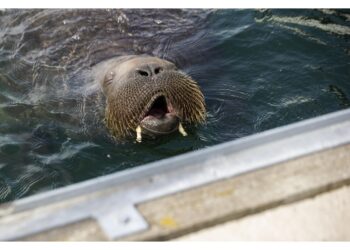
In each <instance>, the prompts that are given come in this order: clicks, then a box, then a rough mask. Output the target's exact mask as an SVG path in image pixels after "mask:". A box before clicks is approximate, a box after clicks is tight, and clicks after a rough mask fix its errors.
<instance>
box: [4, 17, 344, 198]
mask: <svg viewBox="0 0 350 250" xmlns="http://www.w3.org/2000/svg"><path fill="white" fill-rule="evenodd" d="M349 38H350V11H349V10H336V11H334V10H2V11H0V202H5V201H10V200H14V199H18V198H21V197H24V196H28V195H32V194H35V193H38V192H43V191H47V190H51V189H54V188H58V187H62V186H66V185H69V184H72V183H76V182H80V181H83V180H86V179H90V178H94V177H97V176H101V175H106V174H110V173H114V172H117V171H120V170H123V169H126V168H131V167H136V166H138V165H141V164H144V163H148V162H152V161H156V160H159V159H163V158H167V157H171V156H175V155H178V154H182V153H185V152H189V151H193V150H198V149H201V148H205V147H209V146H211V145H215V144H218V143H221V142H226V141H230V140H234V139H237V138H240V137H243V136H247V135H251V134H254V133H258V132H261V131H264V130H267V129H271V128H275V127H278V126H282V125H286V124H289V123H292V122H297V121H300V120H303V119H307V118H311V117H315V116H319V115H322V114H326V113H329V112H333V111H336V110H340V109H344V108H348V107H349V106H350V101H349V97H350V82H349V80H350V60H349V58H350V46H349ZM125 54H149V55H155V56H158V57H161V58H165V59H168V60H170V61H173V62H175V63H176V64H177V65H178V67H179V68H180V69H182V70H183V71H185V72H187V73H188V74H189V75H191V76H192V77H193V78H194V79H195V80H197V81H198V82H199V84H200V86H201V88H202V90H203V93H204V95H205V99H206V104H207V111H208V120H207V123H206V124H204V125H201V126H198V127H192V128H187V130H188V132H189V136H188V137H182V136H181V135H179V134H173V135H171V136H167V137H163V138H159V139H157V140H155V141H145V142H143V143H141V144H137V143H135V142H134V141H132V140H130V141H127V142H115V141H113V140H112V139H111V138H110V137H109V136H108V133H107V132H106V130H105V128H104V126H103V124H102V123H101V117H100V116H99V114H100V113H99V111H100V110H99V108H100V107H96V105H94V101H93V99H91V100H90V99H84V98H83V97H82V94H81V93H82V90H83V88H84V86H85V84H86V82H87V81H89V79H88V78H86V77H85V75H86V74H87V73H88V72H89V69H90V67H91V66H93V65H94V64H96V63H98V62H100V61H102V60H105V59H107V58H110V57H113V56H117V55H125Z"/></svg>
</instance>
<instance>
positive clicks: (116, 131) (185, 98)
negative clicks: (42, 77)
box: [94, 55, 206, 142]
mask: <svg viewBox="0 0 350 250" xmlns="http://www.w3.org/2000/svg"><path fill="white" fill-rule="evenodd" d="M94 76H95V77H96V80H97V82H98V84H99V86H100V88H101V90H102V93H103V94H104V95H105V97H106V106H105V111H104V113H105V118H104V121H105V125H106V127H107V128H108V130H109V132H110V133H111V135H112V136H113V137H115V138H127V137H131V136H135V133H136V140H137V141H138V142H141V139H142V135H150V136H152V137H155V136H159V135H166V134H170V133H173V132H175V131H179V132H180V133H181V134H182V135H184V136H186V135H187V133H186V131H185V129H184V127H183V125H182V124H199V123H203V122H204V121H205V118H206V108H205V101H204V96H203V93H202V91H201V90H200V87H199V85H198V84H197V82H195V81H194V80H193V79H192V78H191V77H190V76H189V75H187V74H185V73H184V72H181V71H180V70H179V69H178V68H177V67H176V66H175V64H174V63H172V62H170V61H167V60H164V59H160V58H158V57H153V56H148V55H139V56H136V55H130V56H120V57H116V58H112V59H108V60H106V61H104V62H101V63H99V64H97V65H96V66H95V67H94Z"/></svg>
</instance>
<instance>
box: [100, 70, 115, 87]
mask: <svg viewBox="0 0 350 250" xmlns="http://www.w3.org/2000/svg"><path fill="white" fill-rule="evenodd" d="M114 75H115V74H114V72H113V71H110V72H108V73H107V74H106V75H105V78H104V79H103V88H107V87H108V86H109V85H111V83H112V82H113V80H114Z"/></svg>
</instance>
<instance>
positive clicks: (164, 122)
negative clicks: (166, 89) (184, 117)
mask: <svg viewBox="0 0 350 250" xmlns="http://www.w3.org/2000/svg"><path fill="white" fill-rule="evenodd" d="M176 130H179V131H180V133H182V131H183V127H182V125H181V123H180V119H179V117H178V116H177V115H176V112H175V110H174V108H173V106H172V105H171V103H170V102H169V101H168V100H167V98H166V97H165V96H164V95H161V96H158V97H156V98H155V100H154V101H153V102H152V104H151V105H150V107H149V109H148V111H147V112H146V114H145V116H144V117H143V118H142V120H141V122H140V125H139V126H138V127H137V129H136V133H137V141H141V133H143V134H147V135H151V136H155V135H164V134H170V133H172V132H174V131H176ZM184 133H186V132H184ZM182 134H183V133H182ZM183 135H185V134H183ZM186 135H187V134H186Z"/></svg>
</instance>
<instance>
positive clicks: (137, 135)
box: [136, 125, 142, 142]
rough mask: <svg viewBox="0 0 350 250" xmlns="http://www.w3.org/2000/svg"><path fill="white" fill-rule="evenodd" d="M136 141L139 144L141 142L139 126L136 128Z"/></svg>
mask: <svg viewBox="0 0 350 250" xmlns="http://www.w3.org/2000/svg"><path fill="white" fill-rule="evenodd" d="M136 141H137V142H141V141H142V136H141V126H140V125H139V126H137V128H136Z"/></svg>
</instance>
